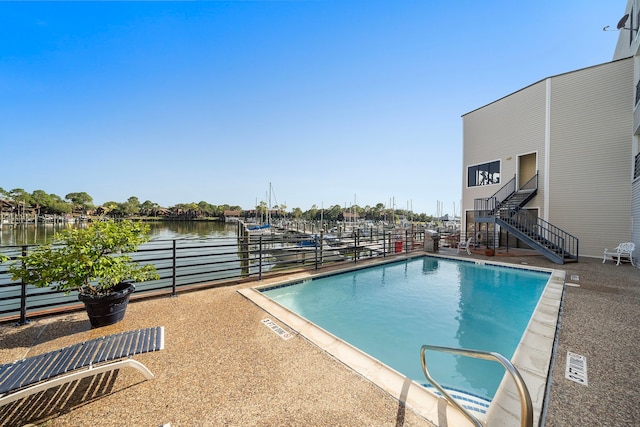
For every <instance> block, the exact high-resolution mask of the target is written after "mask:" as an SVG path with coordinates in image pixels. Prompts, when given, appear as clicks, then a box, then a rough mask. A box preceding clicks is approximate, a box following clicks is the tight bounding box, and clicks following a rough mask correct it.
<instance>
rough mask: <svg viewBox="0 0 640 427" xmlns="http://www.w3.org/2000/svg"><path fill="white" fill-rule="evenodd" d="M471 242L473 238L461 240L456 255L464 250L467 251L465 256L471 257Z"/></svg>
mask: <svg viewBox="0 0 640 427" xmlns="http://www.w3.org/2000/svg"><path fill="white" fill-rule="evenodd" d="M472 240H473V236H471V237H469V238H468V239H467V240H466V241H464V240H461V241H460V243H458V252H456V253H460V249H466V250H467V254H469V255H471V249H470V248H471V241H472Z"/></svg>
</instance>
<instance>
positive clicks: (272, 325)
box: [262, 319, 293, 340]
mask: <svg viewBox="0 0 640 427" xmlns="http://www.w3.org/2000/svg"><path fill="white" fill-rule="evenodd" d="M262 323H264V324H265V325H266V326H267V328H269V329H271V330H272V331H273V332H275V333H276V334H278V335H279V336H280V338H282V339H283V340H288V339H289V338H291V337H292V336H293V335H291V334H290V333H289V332H287V331H285V330H284V329H282V328H281V327H280V326H279V325H278V324H277V323H276V322H274V321H273V320H271V319H264V320H263V321H262Z"/></svg>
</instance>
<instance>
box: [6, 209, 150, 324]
mask: <svg viewBox="0 0 640 427" xmlns="http://www.w3.org/2000/svg"><path fill="white" fill-rule="evenodd" d="M148 229H149V227H148V226H146V225H142V224H141V223H136V222H131V221H122V222H114V221H100V222H95V223H92V224H90V225H89V226H88V227H87V228H75V229H65V230H63V231H62V232H60V233H56V235H55V236H54V242H53V243H50V244H47V245H42V246H39V247H37V248H36V249H34V250H33V251H32V252H30V253H28V254H27V255H25V256H20V257H18V258H17V260H16V261H14V262H13V263H12V264H11V265H10V266H9V269H8V271H9V273H11V274H12V276H13V280H18V279H20V280H22V282H23V283H27V284H30V285H34V286H36V287H39V288H41V287H47V286H51V287H52V288H53V289H55V290H58V291H64V292H66V293H69V292H71V291H73V290H77V291H78V299H79V300H80V301H82V302H83V303H84V305H85V308H86V309H87V314H88V315H89V320H90V321H91V326H93V327H99V326H105V325H110V324H113V323H116V322H119V321H120V320H122V319H123V318H124V314H125V310H126V308H127V304H128V302H129V297H130V295H131V293H132V292H133V291H134V290H135V287H134V285H133V282H142V281H145V280H155V279H158V278H159V276H158V275H157V274H156V270H155V267H154V266H153V265H148V264H145V265H141V264H139V263H137V262H135V261H134V260H133V259H132V258H131V257H130V256H129V255H127V253H130V252H134V251H135V250H136V249H137V248H138V246H139V245H141V244H142V243H144V242H146V241H148V239H149V238H148V237H147V231H148Z"/></svg>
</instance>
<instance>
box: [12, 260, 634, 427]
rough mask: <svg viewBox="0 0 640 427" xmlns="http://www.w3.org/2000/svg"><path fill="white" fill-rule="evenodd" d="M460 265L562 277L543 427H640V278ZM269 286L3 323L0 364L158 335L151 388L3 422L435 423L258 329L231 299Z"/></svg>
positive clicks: (98, 387) (121, 383)
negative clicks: (100, 341) (578, 371)
mask: <svg viewBox="0 0 640 427" xmlns="http://www.w3.org/2000/svg"><path fill="white" fill-rule="evenodd" d="M440 252H441V254H445V255H446V254H447V253H450V254H452V255H453V254H455V251H453V252H449V250H447V249H442V250H441V251H440ZM463 257H465V258H474V259H483V260H494V261H499V262H506V263H513V264H518V265H523V264H524V263H526V264H527V265H530V266H539V267H545V268H551V269H556V270H558V269H559V270H564V271H566V273H567V275H566V282H567V284H568V286H566V288H565V296H564V306H563V309H562V314H561V318H560V333H559V341H558V344H557V351H556V357H555V360H554V364H553V367H552V369H553V370H552V383H551V387H550V395H549V403H548V406H547V410H546V413H545V414H543V417H542V420H543V422H544V425H546V426H576V425H608V426H627V425H640V405H639V404H638V402H639V400H640V381H639V380H638V378H639V376H640V375H639V374H640V358H639V357H638V354H640V352H639V350H640V329H639V328H638V326H637V325H638V324H640V309H639V308H640V269H638V268H635V267H632V266H631V265H629V264H624V265H620V266H616V265H615V264H614V263H612V262H611V261H608V262H607V263H606V264H602V260H601V259H591V258H582V259H581V261H580V262H579V263H572V264H565V265H564V266H558V265H556V264H553V263H551V262H550V261H548V260H546V259H545V258H543V257H541V256H538V255H533V254H531V253H529V252H526V251H517V250H511V251H510V253H509V254H505V253H501V252H499V253H498V254H497V256H496V257H491V258H487V257H485V256H484V255H481V254H475V253H474V254H473V255H471V256H470V257H469V256H467V255H466V254H465V255H464V256H463ZM307 275H308V274H307V273H298V274H297V275H296V277H300V278H302V277H306V276H307ZM572 276H577V278H576V277H573V278H572ZM279 280H281V278H280V279H279ZM267 282H268V281H267V280H264V281H262V282H253V283H244V284H236V285H232V286H226V287H219V288H211V289H206V290H199V291H195V292H186V293H181V294H180V295H179V296H178V297H175V298H169V297H160V298H155V299H147V300H141V301H135V302H132V303H131V304H130V306H129V308H128V310H127V315H126V317H125V319H124V320H123V321H122V322H120V323H118V324H116V325H112V326H108V327H104V328H99V329H91V328H90V325H89V321H88V320H87V318H86V315H85V314H84V313H83V312H77V313H71V314H64V315H58V316H52V317H44V318H40V319H36V320H33V321H31V322H30V323H29V324H27V325H24V326H19V327H15V326H13V325H12V324H10V323H4V324H0V363H8V362H12V361H14V360H17V359H20V358H22V357H25V356H32V355H36V354H39V353H43V352H47V351H50V350H54V349H57V348H60V347H64V346H67V345H70V344H74V343H77V342H80V341H85V340H87V339H91V338H96V337H99V336H103V335H108V334H112V333H117V332H121V331H126V330H131V329H137V328H144V327H150V326H164V327H165V349H164V350H162V351H159V352H155V353H147V354H142V355H139V356H136V357H135V359H136V360H138V361H140V362H142V363H144V364H145V365H146V366H147V367H148V368H149V369H150V370H151V371H152V372H153V373H154V374H156V378H155V379H153V380H148V381H146V380H144V378H143V377H142V376H141V375H140V374H139V373H138V372H137V371H135V370H133V369H124V370H120V371H117V372H116V373H115V374H112V375H109V374H101V375H97V376H95V377H92V378H88V379H86V380H83V381H80V382H79V383H72V384H71V385H69V386H61V387H58V388H54V389H51V390H49V391H47V392H43V393H41V394H37V395H34V396H32V397H29V398H26V399H23V400H21V401H17V402H15V403H12V404H9V405H6V406H4V407H1V408H0V425H2V426H15V425H26V424H30V423H32V424H41V423H45V422H47V424H46V425H48V426H77V425H101V426H125V425H126V426H161V425H163V424H167V423H170V425H171V426H300V425H309V426H329V425H330V426H365V425H366V426H428V425H430V424H429V423H428V422H427V421H426V420H424V419H423V418H422V417H420V416H418V415H417V414H416V413H414V412H413V411H412V410H411V409H410V408H408V407H407V406H406V405H404V404H403V403H401V402H399V401H398V400H397V399H396V398H394V397H392V396H391V395H389V394H388V393H386V392H385V391H383V390H382V389H381V388H379V387H378V386H376V385H374V384H373V383H371V382H370V381H368V380H366V379H365V378H363V377H362V376H361V375H359V374H357V373H356V372H354V371H353V370H352V369H350V368H348V367H346V366H345V365H344V364H342V363H340V362H338V361H337V360H335V359H334V358H333V357H332V356H331V355H329V354H328V353H326V352H325V351H323V350H321V349H320V348H319V347H317V346H316V345H314V344H312V343H311V342H309V341H308V340H307V339H305V338H303V337H302V336H300V335H297V334H295V333H294V334H293V337H292V338H290V339H286V340H285V339H282V338H281V337H280V336H279V335H278V334H276V333H274V331H272V330H271V329H269V328H268V327H266V326H265V325H264V324H263V323H262V320H264V319H265V318H268V317H270V316H269V315H268V314H267V313H266V312H265V311H263V310H262V309H261V308H259V307H258V306H256V305H255V304H254V303H252V302H251V301H249V300H248V299H246V298H245V297H243V296H242V295H241V294H240V293H238V292H237V291H238V290H240V289H243V288H247V287H251V286H255V285H257V284H265V283H267ZM276 322H278V321H277V320H276ZM281 326H284V325H282V324H281ZM285 328H286V327H285ZM289 331H290V330H289ZM567 352H573V353H577V354H580V355H583V356H585V357H586V359H587V374H588V385H587V386H585V385H582V384H578V383H576V382H574V381H571V380H568V379H566V378H565V364H566V357H567ZM418 357H419V355H418V354H417V355H416V358H418Z"/></svg>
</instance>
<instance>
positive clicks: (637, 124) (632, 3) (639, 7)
mask: <svg viewBox="0 0 640 427" xmlns="http://www.w3.org/2000/svg"><path fill="white" fill-rule="evenodd" d="M618 27H619V28H617V29H618V30H619V31H620V35H619V37H618V43H617V44H616V50H615V52H614V54H613V60H617V59H621V58H628V57H631V58H632V59H633V80H632V81H631V82H630V86H629V89H628V90H629V93H631V94H633V96H634V98H633V106H632V110H633V121H632V128H631V129H632V131H631V133H632V144H631V158H630V159H629V160H628V161H627V162H628V163H631V165H632V171H631V173H630V176H631V222H632V230H631V238H630V239H628V240H630V241H632V242H634V243H635V245H636V248H638V250H639V251H640V149H639V147H638V145H639V144H638V135H639V134H640V106H639V105H640V37H639V33H640V31H639V29H640V0H628V1H627V5H626V7H625V11H624V15H623V17H622V19H620V22H619V23H618ZM636 256H638V255H636Z"/></svg>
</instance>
